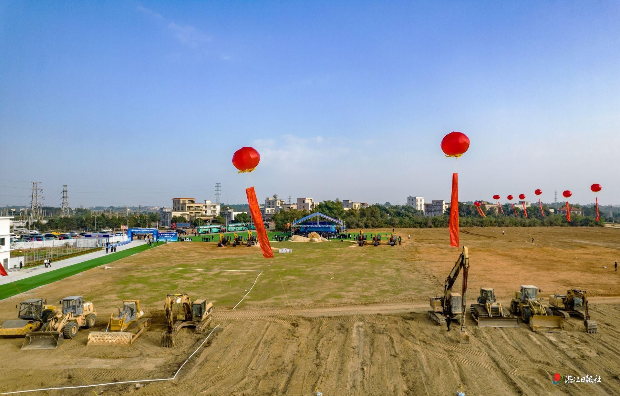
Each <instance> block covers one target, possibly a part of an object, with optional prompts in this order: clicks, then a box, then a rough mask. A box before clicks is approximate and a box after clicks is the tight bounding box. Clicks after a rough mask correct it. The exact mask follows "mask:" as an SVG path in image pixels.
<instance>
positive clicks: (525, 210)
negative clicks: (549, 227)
mask: <svg viewBox="0 0 620 396" xmlns="http://www.w3.org/2000/svg"><path fill="white" fill-rule="evenodd" d="M523 213H524V214H525V217H527V209H525V201H524V202H523Z"/></svg>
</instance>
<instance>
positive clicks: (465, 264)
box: [428, 246, 469, 344]
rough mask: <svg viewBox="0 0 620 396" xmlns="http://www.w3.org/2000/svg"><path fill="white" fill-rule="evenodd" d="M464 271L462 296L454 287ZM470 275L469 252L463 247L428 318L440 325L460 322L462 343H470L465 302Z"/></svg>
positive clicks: (434, 301) (431, 300) (434, 300)
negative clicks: (466, 327)
mask: <svg viewBox="0 0 620 396" xmlns="http://www.w3.org/2000/svg"><path fill="white" fill-rule="evenodd" d="M461 271H463V277H462V294H460V293H454V292H452V286H454V283H455V282H456V280H457V278H458V276H459V273H460V272H461ZM468 273H469V251H468V249H467V248H466V247H465V246H463V252H462V253H461V255H460V256H459V258H458V260H456V263H455V264H454V267H453V268H452V271H450V274H449V275H448V277H447V278H446V281H445V282H444V287H443V296H442V297H431V298H430V304H431V308H432V310H431V311H428V317H429V318H431V319H432V320H433V321H434V322H435V323H437V324H438V325H442V324H444V323H446V320H447V319H448V318H449V319H450V321H454V322H459V323H460V325H461V334H460V342H461V343H463V344H468V343H469V334H467V332H466V331H465V306H466V305H465V301H466V299H465V298H466V297H465V296H466V293H467V277H468Z"/></svg>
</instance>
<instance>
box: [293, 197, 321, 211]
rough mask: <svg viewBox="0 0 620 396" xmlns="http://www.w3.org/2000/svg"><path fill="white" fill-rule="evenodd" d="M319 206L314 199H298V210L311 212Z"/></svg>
mask: <svg viewBox="0 0 620 396" xmlns="http://www.w3.org/2000/svg"><path fill="white" fill-rule="evenodd" d="M317 205H318V202H314V200H313V199H312V198H297V209H298V210H306V211H308V212H309V211H311V210H312V209H314V208H315V207H316V206H317Z"/></svg>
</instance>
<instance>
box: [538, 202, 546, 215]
mask: <svg viewBox="0 0 620 396" xmlns="http://www.w3.org/2000/svg"><path fill="white" fill-rule="evenodd" d="M538 204H539V205H540V214H541V215H542V217H545V212H544V211H543V208H542V201H541V200H540V198H538Z"/></svg>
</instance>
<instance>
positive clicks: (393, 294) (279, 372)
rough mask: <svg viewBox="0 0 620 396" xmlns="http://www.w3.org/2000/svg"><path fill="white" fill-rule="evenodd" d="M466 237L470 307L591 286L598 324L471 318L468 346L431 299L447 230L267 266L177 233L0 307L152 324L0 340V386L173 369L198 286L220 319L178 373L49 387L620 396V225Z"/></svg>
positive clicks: (186, 340) (9, 313) (328, 249)
mask: <svg viewBox="0 0 620 396" xmlns="http://www.w3.org/2000/svg"><path fill="white" fill-rule="evenodd" d="M461 231H462V234H461V243H462V244H464V245H465V246H468V247H469V249H470V261H471V267H470V278H469V287H470V289H469V293H468V301H469V302H473V301H474V299H475V295H476V294H477V293H478V289H479V288H480V287H481V286H490V287H495V290H496V292H497V294H498V297H499V298H500V300H501V301H502V302H507V301H509V299H510V298H511V296H512V294H513V293H514V291H516V290H518V288H519V285H520V284H534V285H536V286H538V287H539V288H540V289H542V291H543V292H542V294H543V296H545V297H546V296H547V295H548V294H551V293H553V292H554V291H558V292H559V291H563V292H565V291H566V289H567V288H569V287H580V288H585V289H587V290H588V292H589V294H590V295H593V296H596V297H594V298H592V299H591V303H592V304H591V305H592V316H593V319H594V320H596V322H597V323H598V334H594V335H593V334H587V333H585V331H584V327H583V324H582V322H581V321H579V320H578V319H576V318H572V319H571V320H570V321H568V322H567V325H566V328H565V330H564V331H561V332H554V333H533V332H531V331H530V330H529V329H528V328H527V327H526V326H525V325H523V324H522V325H521V327H520V328H516V329H494V328H485V329H478V328H476V327H474V323H473V322H472V321H471V319H469V320H468V322H467V328H468V332H469V334H470V337H471V343H470V344H469V345H461V344H459V343H458V331H451V332H446V329H445V328H444V327H438V326H436V325H434V324H433V322H431V321H430V320H429V319H427V316H426V311H427V310H428V308H427V306H428V297H429V296H433V295H438V294H439V293H440V292H441V290H442V288H443V281H444V279H445V277H446V275H447V274H448V272H449V271H450V269H451V268H452V266H453V264H454V262H455V261H456V259H457V257H458V254H459V250H458V249H455V248H450V247H449V246H448V233H447V230H445V229H437V230H435V229H422V230H400V234H401V235H402V236H403V242H404V244H403V245H402V246H396V247H389V246H381V247H376V248H375V247H372V246H367V247H363V248H359V247H357V246H356V245H354V244H352V243H350V242H335V241H334V242H328V243H320V244H305V243H273V247H274V248H278V247H287V248H291V249H293V253H292V254H278V253H276V256H275V258H274V259H273V260H265V259H263V258H262V255H261V254H260V249H258V248H246V247H237V248H217V247H216V246H215V245H214V244H210V243H201V242H195V243H177V244H168V245H165V246H161V247H158V248H154V249H152V250H149V251H147V252H144V253H141V254H139V255H136V256H132V257H129V258H127V259H124V260H122V261H119V262H116V263H114V264H113V265H112V266H111V267H112V268H109V269H104V268H96V269H93V270H90V271H87V272H84V273H82V274H79V275H76V276H74V277H71V278H68V279H65V280H62V281H59V282H56V283H54V284H51V285H47V286H43V287H41V288H39V289H37V290H33V291H31V292H28V293H25V294H23V295H20V296H16V297H13V298H10V299H7V300H3V301H0V321H4V320H7V319H13V318H14V317H15V315H16V313H17V311H16V309H15V304H17V303H18V302H19V301H21V300H23V299H26V298H30V297H34V296H40V297H43V298H47V299H48V300H49V302H53V301H57V300H59V299H61V298H62V297H65V296H67V295H84V296H85V297H86V298H87V299H88V300H89V301H92V302H93V303H94V304H95V307H96V309H97V310H98V322H97V326H96V328H95V330H101V329H103V328H104V327H105V322H106V321H107V318H108V317H109V315H110V313H112V312H113V311H114V309H115V307H116V306H118V305H120V301H121V300H122V299H123V298H139V299H140V300H141V304H142V308H143V310H145V311H146V313H147V315H148V316H151V317H152V318H153V326H152V327H151V329H150V331H149V332H147V333H145V335H143V336H142V337H141V338H140V339H139V340H138V341H137V342H136V344H135V345H133V346H131V347H116V348H115V347H107V346H94V347H93V346H90V347H87V346H86V339H87V333H88V331H87V330H81V331H80V334H79V335H78V337H77V338H76V339H75V340H72V341H65V342H64V343H63V344H62V345H61V347H59V348H58V349H56V350H54V351H21V350H20V346H21V344H22V339H3V340H0V353H1V354H2V356H3V359H2V361H1V362H0V371H1V372H2V381H0V391H1V392H8V391H17V390H24V389H32V388H41V387H54V386H76V385H86V384H96V383H104V382H118V381H126V380H144V379H149V378H150V379H155V378H168V377H170V376H171V375H172V374H173V373H174V372H175V371H176V370H177V369H178V367H179V365H180V364H181V363H182V362H183V361H184V360H185V359H186V358H187V356H189V354H190V353H191V352H193V351H194V350H195V349H196V347H197V346H198V344H199V343H200V342H201V341H202V340H203V339H204V335H198V334H194V333H193V332H190V331H189V330H183V331H182V334H181V336H180V337H179V338H178V339H179V341H180V345H179V346H178V347H176V348H173V349H165V348H161V347H160V346H159V342H160V336H161V331H162V330H163V328H164V326H163V323H164V321H163V319H164V317H163V309H162V308H163V299H164V297H165V294H166V293H172V292H188V293H189V294H190V296H191V297H193V298H199V297H203V298H207V299H208V300H212V301H214V302H215V306H216V309H217V310H216V312H215V314H214V321H213V325H215V324H219V325H220V326H219V327H218V328H217V329H216V331H215V332H214V333H213V335H212V337H211V339H209V341H208V342H207V343H206V344H205V347H204V348H202V349H200V350H199V351H198V352H197V353H196V355H194V357H193V358H192V359H191V360H190V361H189V362H188V364H187V365H186V366H185V367H184V368H183V370H182V371H181V372H180V373H179V375H178V376H177V378H176V379H175V380H174V381H164V382H152V383H142V384H139V385H138V387H137V386H136V384H123V385H115V386H107V387H98V388H89V389H77V390H62V391H50V392H45V394H51V395H60V394H62V395H78V394H79V395H81V394H109V395H117V394H118V395H120V394H127V393H135V394H137V395H140V394H144V395H147V394H148V395H152V394H153V395H171V394H179V395H196V394H204V395H229V394H234V395H246V394H247V395H250V394H252V395H254V394H283V395H284V394H286V395H288V394H293V395H312V394H313V392H314V391H315V389H318V390H319V391H321V392H323V394H324V395H326V396H327V395H347V394H351V395H391V394H396V395H398V394H402V395H455V394H456V391H457V390H459V389H461V388H462V390H463V392H465V394H466V395H468V396H469V395H491V394H493V395H498V394H501V395H513V394H515V395H516V394H524V395H541V394H545V395H547V394H549V395H562V394H570V395H581V394H584V393H589V394H593V395H610V394H620V319H618V318H619V317H620V316H619V314H620V304H619V303H620V298H619V297H620V282H619V280H620V275H619V274H618V273H616V272H614V269H613V263H614V261H615V260H617V259H620V230H617V229H609V228H605V229H598V228H596V229H586V228H580V229H574V228H571V229H569V228H530V229H526V228H506V229H505V230H504V231H505V235H502V229H496V228H495V229H481V228H476V229H462V230H461ZM407 235H411V239H410V240H409V239H408V238H407ZM532 238H534V243H533V244H532ZM604 266H607V268H603V267H604ZM261 271H262V272H261ZM259 274H260V275H259ZM257 276H258V278H257ZM255 281H256V284H255V286H254V288H253V289H252V290H251V292H250V293H249V295H248V296H247V297H246V298H245V299H244V300H243V301H242V302H241V303H240V304H239V306H238V307H237V309H236V310H232V308H233V307H234V306H235V305H236V304H237V303H239V301H240V300H241V298H242V297H243V296H244V295H245V294H246V293H247V291H248V290H250V288H251V287H252V285H253V283H254V282H255ZM459 286H460V282H459ZM556 372H558V373H560V374H562V375H564V376H566V375H572V376H583V375H587V374H589V375H592V376H597V375H600V377H601V382H600V383H598V384H589V383H573V384H564V383H561V384H559V385H554V384H553V383H552V377H553V374H554V373H556Z"/></svg>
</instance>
